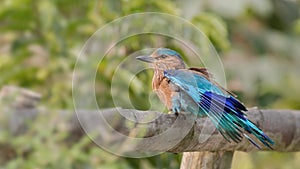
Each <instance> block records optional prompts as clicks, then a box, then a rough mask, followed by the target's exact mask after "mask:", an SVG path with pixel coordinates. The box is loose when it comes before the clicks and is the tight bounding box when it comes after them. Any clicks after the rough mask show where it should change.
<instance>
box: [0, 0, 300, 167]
mask: <svg viewBox="0 0 300 169" xmlns="http://www.w3.org/2000/svg"><path fill="white" fill-rule="evenodd" d="M298 8H299V5H298V4H296V2H293V1H283V0H282V1H281V0H275V1H264V2H260V1H253V2H252V1H251V2H249V1H246V0H245V1H239V3H237V4H236V5H233V4H232V3H230V2H223V1H212V2H210V1H203V2H200V3H199V2H196V1H193V0H191V2H189V1H180V0H177V1H171V0H166V1H159V0H149V1H140V0H132V1H128V0H101V1H95V0H87V1H79V0H76V1H71V0H52V1H37V0H3V1H1V2H0V21H1V24H0V25H1V26H0V31H1V34H0V58H1V61H0V74H1V77H0V86H3V85H17V86H22V87H26V88H30V89H32V90H35V91H37V92H39V93H41V94H42V95H43V101H42V105H45V106H46V107H47V108H51V109H72V108H73V102H72V92H71V81H72V72H73V68H74V65H75V61H76V57H77V54H78V53H79V51H80V49H81V47H82V46H83V45H84V43H85V41H86V40H87V39H88V38H89V37H90V36H91V35H92V34H93V33H94V32H95V31H96V30H97V29H98V28H100V27H101V26H103V25H105V24H106V23H109V22H110V21H113V20H114V19H117V18H118V17H122V16H125V15H128V14H131V13H135V12H145V11H154V12H164V13H169V14H173V15H177V16H182V17H185V18H186V19H188V20H190V21H191V22H192V23H193V24H194V25H195V26H196V27H197V28H199V29H200V30H202V31H203V32H204V33H205V34H206V35H207V37H208V38H209V39H210V40H211V42H212V43H213V45H214V46H215V48H216V49H217V51H218V52H219V53H220V54H221V56H222V57H221V59H222V61H223V63H224V66H225V70H226V75H227V76H228V78H227V80H228V81H227V82H228V83H227V84H228V88H229V89H230V90H233V91H234V92H236V93H237V94H238V95H239V96H240V99H241V100H243V101H244V102H245V103H246V105H248V106H259V107H263V108H290V109H300V105H299V96H300V91H299V89H298V87H299V84H300V78H299V77H300V71H299V65H300V57H299V56H298V55H299V53H300V50H299V45H300V40H299V36H300V19H299V12H298ZM159 42H160V43H158V41H157V38H155V37H147V35H143V36H140V37H131V38H128V39H127V40H126V41H124V42H123V43H122V45H124V46H125V47H123V48H122V47H120V50H119V51H117V52H116V53H113V54H111V57H107V58H105V59H104V60H103V62H102V63H101V64H100V65H99V67H98V74H97V77H96V84H97V89H96V91H97V98H99V100H98V101H99V103H100V105H101V107H111V106H113V102H112V98H111V96H110V93H108V92H107V91H109V88H110V85H111V79H112V76H113V73H114V70H115V68H116V67H117V65H118V64H119V63H120V61H121V60H122V59H124V58H125V57H126V56H128V55H129V54H131V53H132V52H134V51H137V50H140V49H142V48H144V47H149V46H150V47H159V46H161V45H163V46H166V47H169V48H173V49H176V50H178V51H179V52H182V51H181V50H180V49H177V48H176V43H175V42H174V41H172V40H171V39H167V38H166V39H160V40H159ZM188 64H189V63H188ZM127 76H128V77H129V75H128V74H126V72H124V75H122V77H124V78H125V79H126V77H127ZM151 76H152V74H151V72H146V73H141V74H138V79H137V80H135V81H134V82H133V84H132V86H131V87H130V89H129V92H130V99H131V101H132V102H133V104H134V106H135V107H136V108H138V109H147V108H149V106H150V105H149V103H147V102H145V101H144V100H145V99H144V98H148V97H149V90H150V88H151V86H150V80H151V79H150V77H151ZM141 84H144V85H146V86H147V87H146V88H143V87H141ZM120 86H122V84H121V82H120ZM136 89H139V90H136ZM140 89H141V90H140ZM142 89H143V90H142ZM125 101H126V98H124V103H126V102H125ZM125 106H126V104H125ZM2 118H3V119H2ZM55 119H56V113H55V111H54V112H53V113H51V118H49V117H48V115H47V117H45V116H43V115H41V116H39V117H38V119H37V120H36V121H35V122H36V123H34V124H29V127H30V130H29V131H28V132H27V133H26V134H24V135H20V136H17V137H16V136H13V135H11V134H10V133H9V132H8V130H7V132H2V133H0V151H1V153H0V154H1V155H0V164H1V167H0V168H111V169H118V168H122V169H123V168H178V167H179V165H180V158H181V155H174V154H170V153H164V154H162V155H158V156H155V157H151V158H144V159H130V158H121V157H117V156H114V155H112V154H109V153H107V152H105V151H103V150H101V149H99V148H98V147H97V146H95V145H91V143H90V140H89V138H87V137H83V138H80V139H75V141H74V140H72V141H70V143H66V139H68V138H69V136H68V133H67V132H66V129H65V128H64V126H57V125H55ZM0 120H1V123H3V124H4V123H7V122H6V119H5V117H3V116H1V119H0ZM299 157H300V155H299V154H297V155H296V154H293V153H288V154H281V153H252V154H244V153H236V154H235V159H239V160H235V161H234V168H245V169H249V168H297V166H300V164H299ZM274 159H275V160H274ZM274 161H276V163H274Z"/></svg>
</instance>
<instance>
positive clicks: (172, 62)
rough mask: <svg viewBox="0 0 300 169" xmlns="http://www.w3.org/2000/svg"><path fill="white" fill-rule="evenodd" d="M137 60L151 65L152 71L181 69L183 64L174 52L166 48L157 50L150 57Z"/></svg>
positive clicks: (140, 57)
mask: <svg viewBox="0 0 300 169" xmlns="http://www.w3.org/2000/svg"><path fill="white" fill-rule="evenodd" d="M137 59H138V60H141V61H144V62H148V63H151V64H152V65H153V66H154V69H162V70H165V69H183V68H185V64H184V62H183V60H182V58H181V56H180V54H179V53H177V52H176V51H174V50H171V49H167V48H158V49H156V50H155V51H154V52H153V53H152V54H151V55H145V56H138V57H137Z"/></svg>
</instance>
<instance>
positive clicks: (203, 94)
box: [137, 48, 274, 149]
mask: <svg viewBox="0 0 300 169" xmlns="http://www.w3.org/2000/svg"><path fill="white" fill-rule="evenodd" d="M137 59H138V60H141V61H144V62H148V63H150V64H151V67H152V68H153V70H154V75H153V79H152V88H153V90H154V91H155V92H156V94H157V95H158V97H159V99H160V100H161V101H162V102H163V103H164V104H165V105H166V107H167V108H168V109H169V110H170V111H171V112H173V113H176V114H178V113H180V112H190V113H194V114H196V115H197V116H199V117H208V118H209V119H210V120H211V121H212V123H213V124H214V125H215V127H216V128H217V130H218V131H219V132H220V133H221V134H222V136H223V137H224V138H225V139H226V140H227V141H229V142H230V141H231V140H233V141H234V142H236V143H238V142H240V141H241V140H242V138H243V137H245V138H247V139H248V140H249V141H250V142H251V143H252V144H253V145H255V146H256V147H257V148H259V149H261V147H260V146H259V144H257V143H256V142H255V141H254V140H253V139H252V138H251V137H250V136H249V135H248V134H253V135H254V136H255V137H257V138H258V139H259V140H260V141H261V142H262V143H263V144H264V145H265V146H267V147H269V148H270V149H272V147H271V145H274V141H273V140H272V139H271V138H269V137H268V136H267V135H266V134H265V133H264V132H263V131H262V130H261V129H259V128H258V127H257V126H256V125H255V124H254V123H253V122H251V121H250V120H249V119H248V118H247V117H246V115H245V113H244V112H246V111H247V109H246V107H245V106H244V105H243V104H242V103H241V102H240V101H238V100H237V99H236V98H235V95H234V94H233V93H231V92H229V91H227V90H226V89H224V88H223V87H221V86H220V85H219V84H218V83H216V82H215V81H214V80H213V79H212V78H211V77H210V73H209V72H208V70H207V69H206V68H186V66H185V63H184V61H183V59H182V58H181V56H180V54H179V53H177V52H176V51H174V50H171V49H167V48H158V49H156V50H155V51H154V52H153V53H152V54H151V55H146V56H138V57H137Z"/></svg>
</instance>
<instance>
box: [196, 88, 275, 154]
mask: <svg viewBox="0 0 300 169" xmlns="http://www.w3.org/2000/svg"><path fill="white" fill-rule="evenodd" d="M198 105H199V107H200V108H201V109H202V111H203V112H204V113H205V114H206V115H207V116H208V117H209V118H210V119H211V120H212V122H213V123H214V125H215V126H216V128H217V129H218V130H219V131H220V133H221V134H222V135H223V137H224V138H225V139H226V140H227V141H229V142H230V139H231V140H233V141H235V142H240V141H241V140H242V138H243V136H244V137H245V138H247V139H248V140H249V141H250V142H251V143H252V144H253V145H255V146H256V147H258V148H259V149H260V146H259V144H257V143H256V142H255V141H254V140H253V139H252V138H251V137H250V136H248V135H247V134H246V133H244V132H243V130H245V131H247V133H249V134H253V135H254V136H255V137H256V138H258V139H259V140H260V141H261V142H262V143H263V144H264V145H265V146H267V147H269V148H270V149H272V147H271V145H273V144H274V141H273V140H272V139H270V138H269V137H268V136H267V135H266V134H265V133H264V132H263V131H262V130H261V129H259V128H258V127H257V126H256V125H255V124H254V123H253V122H251V121H250V120H249V119H248V118H247V117H246V116H245V114H244V113H243V112H242V111H246V110H247V109H246V108H245V106H244V105H243V104H241V103H240V102H239V101H238V100H236V99H235V98H234V97H232V96H229V97H226V96H222V95H219V94H215V93H212V92H205V93H203V94H202V98H201V101H200V102H199V103H198Z"/></svg>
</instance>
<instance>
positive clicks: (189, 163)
mask: <svg viewBox="0 0 300 169" xmlns="http://www.w3.org/2000/svg"><path fill="white" fill-rule="evenodd" d="M233 153H234V152H233V151H225V152H224V151H223V152H221V151H217V152H209V151H203V152H185V153H183V156H182V160H181V165H180V169H230V168H231V162H232V157H233Z"/></svg>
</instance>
